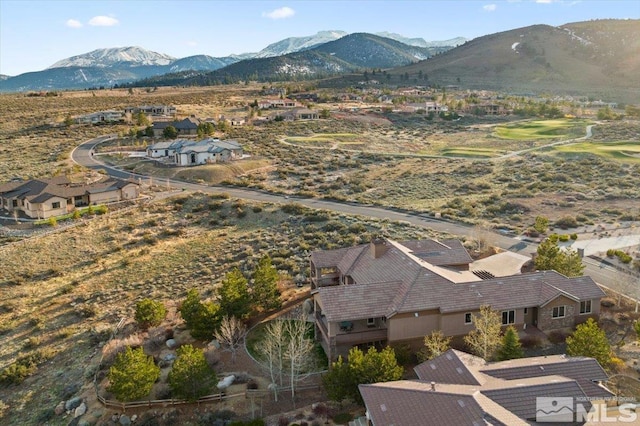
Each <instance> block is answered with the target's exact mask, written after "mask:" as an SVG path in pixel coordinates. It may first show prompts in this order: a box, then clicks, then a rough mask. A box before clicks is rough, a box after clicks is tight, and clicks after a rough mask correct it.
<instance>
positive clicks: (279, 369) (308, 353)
mask: <svg viewBox="0 0 640 426" xmlns="http://www.w3.org/2000/svg"><path fill="white" fill-rule="evenodd" d="M307 336H308V323H307V322H306V321H305V320H304V319H303V318H289V319H277V320H274V321H271V322H270V323H269V324H268V325H267V326H266V328H265V336H264V338H263V340H262V342H260V345H259V346H258V347H257V348H256V350H257V352H258V361H259V362H260V364H261V365H262V366H263V368H265V369H266V370H267V371H268V373H269V376H270V378H271V385H270V386H269V388H270V389H273V390H274V396H275V400H276V401H277V400H278V393H277V387H278V386H281V387H282V386H284V378H285V376H287V381H288V382H289V386H290V387H291V398H292V399H293V400H294V401H295V388H296V385H297V383H298V382H300V381H301V380H303V379H304V378H306V377H307V376H308V375H309V374H310V371H311V370H312V367H313V366H312V362H311V359H312V355H313V350H314V343H313V340H312V339H311V338H309V337H307Z"/></svg>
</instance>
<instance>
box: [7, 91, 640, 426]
mask: <svg viewBox="0 0 640 426" xmlns="http://www.w3.org/2000/svg"><path fill="white" fill-rule="evenodd" d="M260 90H261V87H260V86H257V85H249V86H237V87H230V86H220V87H208V88H193V89H189V88H186V89H170V88H161V89H159V90H157V91H146V90H138V89H136V91H135V92H134V94H132V95H131V94H129V93H128V92H127V91H126V90H101V91H86V92H63V93H62V94H61V96H53V97H27V96H25V95H0V116H2V117H3V119H2V121H1V122H0V146H2V155H0V182H4V181H7V180H9V179H12V178H30V177H45V176H51V175H55V174H61V173H62V174H69V175H70V176H71V177H73V178H76V179H83V178H85V177H86V176H85V173H84V172H83V171H82V170H80V169H79V168H78V167H77V166H74V165H73V164H72V163H71V162H70V160H69V154H70V152H71V150H72V149H73V148H74V147H75V146H77V145H78V144H79V143H80V142H82V141H84V140H87V139H90V138H93V137H96V136H99V135H103V134H110V133H127V132H128V131H129V129H130V126H129V125H127V124H119V125H104V126H80V125H72V126H65V125H64V124H63V122H64V119H65V117H66V116H67V115H69V114H70V115H72V116H73V115H78V114H84V113H90V112H95V111H99V110H108V109H121V108H124V107H125V106H131V105H142V104H172V105H176V106H177V107H178V113H179V115H180V116H181V117H184V116H188V115H191V114H194V115H196V116H199V117H217V116H218V115H219V114H225V115H227V116H229V115H235V114H238V115H239V114H244V113H245V106H246V104H247V103H249V102H252V101H253V100H254V99H256V98H259V97H260ZM512 121H513V120H512V119H510V118H502V117H500V118H486V119H482V118H478V119H476V118H473V119H472V118H465V119H463V120H460V121H455V122H445V121H440V120H433V121H429V120H427V119H425V117H424V116H417V115H415V116H405V115H397V114H384V113H363V112H358V113H344V112H339V111H335V114H333V116H332V118H330V119H326V120H317V121H313V122H299V121H297V122H270V123H266V124H262V125H256V126H252V125H248V126H243V127H234V128H232V129H231V130H230V131H229V132H228V133H227V134H225V135H220V136H221V137H224V138H230V139H236V140H238V141H239V142H240V143H241V144H242V145H243V146H244V147H245V149H246V151H247V152H248V153H249V154H250V155H251V158H250V159H249V160H243V161H242V162H238V163H233V164H226V165H210V166H205V167H197V168H185V169H173V168H159V167H157V166H153V165H152V163H150V162H148V161H139V160H135V159H129V158H121V157H120V156H118V155H117V154H111V155H105V156H102V158H103V159H104V160H106V161H108V162H113V163H116V164H120V165H121V166H123V167H124V168H126V169H130V170H135V171H138V172H141V173H153V174H154V175H155V176H157V179H156V180H155V183H156V185H158V186H159V187H160V188H158V189H162V188H161V187H162V179H163V178H166V177H176V178H180V179H185V180H190V181H195V182H205V183H217V182H223V183H226V184H233V185H239V186H246V187H252V188H257V189H266V190H269V191H274V192H280V193H285V194H297V195H302V196H314V197H326V198H331V199H337V200H350V201H358V202H363V203H371V204H377V205H382V206H397V207H403V208H408V209H412V210H417V211H422V212H425V213H429V214H435V213H441V214H442V215H443V216H445V217H450V218H453V219H456V220H463V221H468V222H472V223H483V224H488V225H489V226H493V227H511V228H514V229H518V230H522V229H525V228H526V227H528V226H529V225H530V224H531V223H532V222H533V218H534V217H535V216H536V215H544V216H547V217H549V218H550V219H551V221H552V222H554V221H556V220H558V219H560V218H562V217H564V216H571V217H572V218H574V219H575V220H576V221H577V222H579V223H592V222H615V221H619V220H631V219H636V220H637V219H638V217H639V216H640V207H639V198H640V189H639V188H640V159H638V160H637V161H636V159H635V158H636V157H635V154H634V153H635V152H636V147H637V144H638V143H640V136H639V134H638V131H637V129H638V126H639V123H638V122H632V121H616V122H603V123H597V124H596V125H595V127H594V136H593V138H592V139H591V140H588V141H585V142H583V143H581V144H580V145H579V146H574V147H571V145H567V146H562V147H553V148H545V149H541V150H537V151H532V152H529V153H526V154H523V155H520V156H516V157H512V158H504V159H498V158H497V157H498V156H499V155H501V154H504V153H507V152H512V151H516V150H521V149H526V148H532V147H540V146H541V145H545V144H547V143H549V141H550V140H551V141H556V140H565V139H570V138H575V137H578V136H583V135H584V126H585V123H584V122H581V121H576V122H575V123H574V124H575V125H574V126H565V125H564V123H563V125H562V126H561V127H562V128H563V129H564V130H563V131H562V132H560V133H559V134H557V135H552V136H553V137H552V138H551V139H549V138H547V137H543V138H537V137H532V136H531V134H528V135H526V137H525V135H522V134H521V135H520V136H517V137H516V136H514V134H517V129H518V126H520V127H523V128H524V127H526V126H527V125H526V124H525V125H524V126H521V125H519V124H518V123H512ZM542 125H545V124H544V123H543V124H542ZM546 125H550V123H547V124H546ZM502 128H508V131H507V134H508V135H509V137H508V138H505V137H504V135H505V134H504V130H500V129H502ZM500 132H502V136H501V135H500ZM121 142H122V143H123V145H126V144H127V143H131V141H126V140H122V141H121ZM591 144H593V145H591ZM603 147H604V148H603ZM607 147H608V148H609V149H605V148H607ZM591 148H593V149H591ZM611 152H623V153H625V157H624V158H623V159H621V157H620V155H613V154H611ZM450 157H462V158H450ZM469 157H471V158H469ZM474 157H475V158H474ZM380 233H383V234H386V235H389V236H391V237H394V238H418V237H436V235H430V234H427V233H425V232H424V231H419V230H416V229H413V228H411V227H408V226H406V225H404V224H397V223H389V222H388V221H371V220H367V221H365V220H363V219H361V218H355V217H348V216H344V215H336V214H332V213H327V212H319V211H311V210H308V209H304V208H301V207H299V206H297V205H295V204H291V205H287V206H284V207H277V206H274V205H261V204H252V203H247V202H244V201H242V200H233V199H228V198H225V197H215V196H207V195H204V194H200V193H196V194H187V193H184V194H178V195H175V196H174V197H172V198H168V199H166V200H164V201H158V202H156V203H152V204H146V205H141V206H139V207H137V208H136V209H134V210H133V211H130V212H127V213H123V214H113V215H107V216H101V217H98V218H95V219H91V220H89V221H86V222H82V223H81V224H80V225H78V226H76V227H75V228H71V229H69V230H66V231H63V232H59V233H54V234H52V235H48V236H46V237H41V238H34V239H31V240H25V241H24V242H18V243H13V244H7V245H4V246H0V271H2V274H1V275H0V294H2V300H1V301H0V371H2V370H3V369H5V368H7V367H11V365H14V364H15V362H16V360H23V361H24V360H25V359H26V360H29V361H31V364H30V365H33V366H34V368H33V369H31V370H30V371H29V372H28V377H27V378H26V380H25V381H24V382H23V383H22V384H18V385H10V386H4V385H3V386H2V387H0V423H2V424H11V425H23V424H42V423H45V422H49V424H66V423H67V422H68V419H66V420H65V419H62V418H61V417H53V416H52V411H53V408H54V407H55V406H56V404H57V403H58V402H59V401H60V400H61V399H63V396H64V395H65V394H66V390H65V389H66V388H68V387H69V386H76V385H78V386H85V387H84V388H83V389H82V391H81V392H83V393H84V394H88V393H90V392H92V390H91V386H90V385H88V383H89V382H90V380H91V378H92V375H93V373H94V372H95V371H96V369H97V368H98V367H97V363H98V359H99V356H100V353H101V344H104V341H105V340H106V339H107V337H108V335H109V334H110V331H111V330H112V329H113V327H114V326H115V325H116V324H117V323H118V322H119V321H120V320H121V319H122V318H124V319H125V322H126V323H128V324H129V325H128V326H126V327H125V330H126V333H134V334H135V333H136V330H135V327H133V326H132V318H133V310H134V305H135V302H136V301H138V300H140V299H141V298H144V297H151V298H155V299H157V300H162V301H165V302H166V303H167V304H169V305H170V306H174V307H175V302H176V301H177V300H180V298H182V297H183V296H184V294H185V293H186V291H187V290H188V289H189V288H192V287H197V288H199V290H200V291H201V293H202V294H203V295H204V296H205V297H210V296H212V294H213V289H214V287H215V285H216V283H217V282H218V281H219V280H220V279H221V278H222V277H223V276H224V274H225V273H226V272H227V271H229V270H230V268H232V267H234V266H238V267H239V268H240V269H241V270H242V271H244V272H248V271H251V270H252V268H253V267H254V266H255V264H256V262H257V260H258V259H259V258H260V257H261V256H262V255H264V254H266V253H268V254H270V256H271V257H272V259H273V262H274V264H275V265H276V267H277V268H278V270H279V271H281V278H282V279H281V285H282V286H283V288H287V287H290V286H293V283H294V282H295V281H296V280H304V278H305V276H307V275H308V271H307V259H306V255H307V254H308V253H309V252H310V251H312V250H316V249H327V248H337V247H344V246H351V245H354V244H357V243H360V242H365V241H369V240H370V239H371V237H372V235H376V234H380ZM177 324H178V326H179V325H180V324H179V319H178V320H177ZM125 337H126V336H125ZM3 416H4V417H3Z"/></svg>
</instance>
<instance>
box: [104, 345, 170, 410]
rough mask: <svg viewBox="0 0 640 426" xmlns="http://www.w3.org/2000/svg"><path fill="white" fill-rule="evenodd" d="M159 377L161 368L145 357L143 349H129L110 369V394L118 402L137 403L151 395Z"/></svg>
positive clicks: (118, 356) (122, 353)
mask: <svg viewBox="0 0 640 426" xmlns="http://www.w3.org/2000/svg"><path fill="white" fill-rule="evenodd" d="M159 377H160V367H158V366H157V365H155V364H154V362H153V357H151V356H147V355H145V354H144V350H143V349H142V348H138V349H131V347H127V349H126V350H125V351H124V352H121V353H119V354H118V355H117V356H116V360H115V362H114V363H113V365H112V366H111V368H109V382H110V385H109V392H112V393H113V394H114V395H115V396H116V398H117V399H118V401H123V402H126V401H135V400H138V399H141V398H144V397H145V396H147V395H149V393H150V392H151V388H152V387H153V384H154V383H155V381H156V380H158V378H159Z"/></svg>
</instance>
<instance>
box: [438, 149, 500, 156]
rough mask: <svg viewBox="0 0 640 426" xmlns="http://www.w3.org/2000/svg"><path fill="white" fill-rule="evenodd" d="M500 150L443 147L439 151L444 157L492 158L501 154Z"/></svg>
mask: <svg viewBox="0 0 640 426" xmlns="http://www.w3.org/2000/svg"><path fill="white" fill-rule="evenodd" d="M502 153H503V152H502V151H499V150H496V149H490V148H471V147H468V148H445V149H443V150H441V151H440V155H444V156H446V157H467V158H492V157H497V156H498V155H500V154H502Z"/></svg>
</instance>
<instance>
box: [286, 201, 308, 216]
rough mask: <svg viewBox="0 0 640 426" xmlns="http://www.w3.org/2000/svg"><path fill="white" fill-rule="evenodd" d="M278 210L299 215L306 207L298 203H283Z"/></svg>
mask: <svg viewBox="0 0 640 426" xmlns="http://www.w3.org/2000/svg"><path fill="white" fill-rule="evenodd" d="M280 210H282V211H283V212H285V213H288V214H295V215H301V214H303V213H304V211H305V210H306V207H305V206H303V205H302V204H298V203H288V204H283V205H282V207H280Z"/></svg>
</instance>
